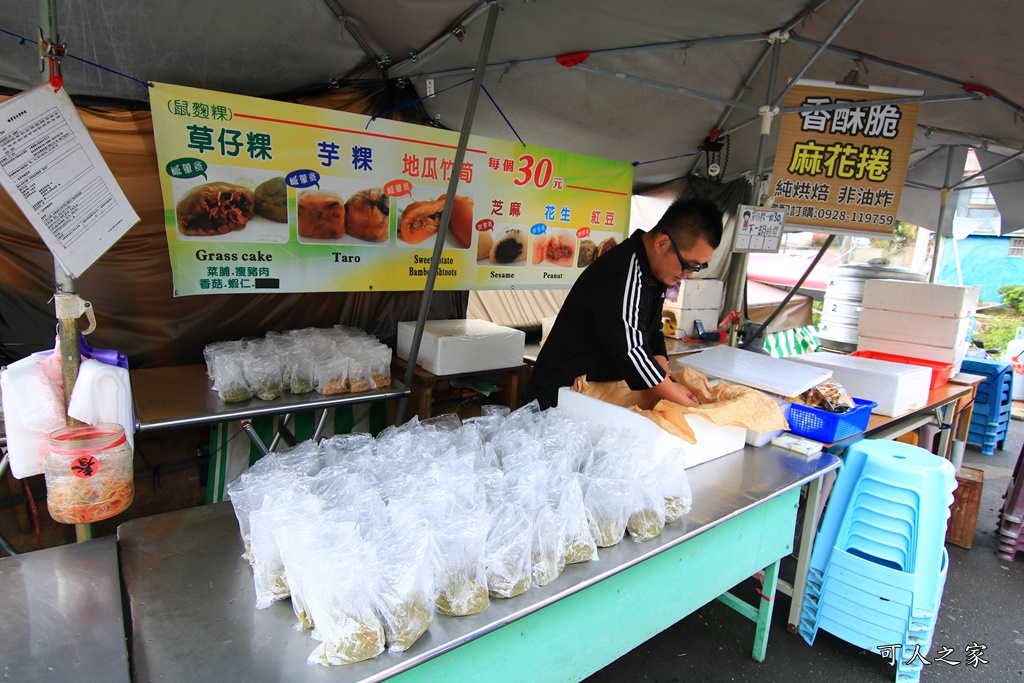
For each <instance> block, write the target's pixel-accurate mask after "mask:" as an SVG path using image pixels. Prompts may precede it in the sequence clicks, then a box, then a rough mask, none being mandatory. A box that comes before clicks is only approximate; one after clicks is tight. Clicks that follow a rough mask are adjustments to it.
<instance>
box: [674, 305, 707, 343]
mask: <svg viewBox="0 0 1024 683" xmlns="http://www.w3.org/2000/svg"><path fill="white" fill-rule="evenodd" d="M662 319H663V320H664V321H665V324H664V327H663V328H662V329H663V331H664V333H665V334H666V335H668V336H670V337H675V338H676V339H686V338H687V337H694V336H696V334H697V333H696V331H695V330H694V327H693V323H694V321H696V320H700V321H701V322H702V323H704V328H705V329H707V330H708V331H711V330H714V329H717V328H718V309H717V308H707V309H703V308H697V309H678V310H672V309H664V310H663V311H662Z"/></svg>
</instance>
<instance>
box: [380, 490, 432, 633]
mask: <svg viewBox="0 0 1024 683" xmlns="http://www.w3.org/2000/svg"><path fill="white" fill-rule="evenodd" d="M391 517H392V520H391V524H390V525H389V526H388V527H387V528H386V529H385V530H384V531H383V532H382V533H379V534H376V535H375V536H374V538H373V542H374V545H375V546H376V549H377V558H378V561H379V567H380V573H379V575H378V583H377V587H376V590H375V600H374V605H375V608H376V610H377V615H378V616H379V617H380V621H381V624H382V625H383V626H384V636H385V641H386V643H387V647H388V650H389V651H391V652H403V651H404V650H407V649H409V647H410V646H411V645H412V644H413V643H415V642H416V640H417V639H418V638H419V637H420V636H421V635H423V633H424V632H425V631H426V630H427V629H428V628H429V627H430V624H431V623H433V621H434V599H433V596H434V574H433V567H432V556H431V545H432V540H431V534H430V524H429V523H428V522H427V520H426V519H421V518H419V515H417V514H416V513H415V511H414V510H413V509H410V508H396V509H394V510H392V511H391Z"/></svg>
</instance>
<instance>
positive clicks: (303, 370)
mask: <svg viewBox="0 0 1024 683" xmlns="http://www.w3.org/2000/svg"><path fill="white" fill-rule="evenodd" d="M282 358H283V361H284V368H285V369H286V371H285V373H284V375H285V376H286V377H287V385H288V390H289V391H291V392H292V393H293V394H307V393H309V392H311V391H313V390H314V389H316V375H315V374H314V366H315V361H314V360H313V354H312V353H311V351H310V349H309V348H308V347H306V346H303V345H301V344H298V343H296V344H294V345H293V346H292V348H291V349H289V350H288V351H286V352H284V354H283V356H282Z"/></svg>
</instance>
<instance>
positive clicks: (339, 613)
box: [227, 403, 691, 665]
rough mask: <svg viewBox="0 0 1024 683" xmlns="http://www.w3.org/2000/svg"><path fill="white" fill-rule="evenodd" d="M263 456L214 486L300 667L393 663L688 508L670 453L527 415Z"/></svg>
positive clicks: (585, 426)
mask: <svg viewBox="0 0 1024 683" xmlns="http://www.w3.org/2000/svg"><path fill="white" fill-rule="evenodd" d="M488 408H489V409H488V411H487V412H485V414H484V415H483V416H482V417H479V418H473V419H469V420H466V421H465V422H461V421H460V420H459V418H458V417H457V416H455V415H445V416H442V417H438V418H432V419H430V420H426V421H423V422H418V421H416V420H413V421H410V422H408V423H406V424H404V425H402V426H401V427H397V428H396V427H391V428H388V429H387V430H385V431H384V432H382V433H381V434H380V435H379V436H378V437H377V438H376V439H374V438H373V437H371V436H370V435H367V434H350V435H341V436H334V437H332V438H330V439H327V440H324V441H322V442H321V443H319V444H316V443H313V442H312V441H309V442H305V443H302V444H299V445H297V446H296V447H294V448H292V449H290V450H288V451H284V452H281V453H271V454H270V455H267V456H266V457H264V458H263V459H262V460H260V461H259V462H257V463H256V464H255V465H253V466H252V467H250V468H249V469H248V470H246V471H245V472H244V473H243V474H242V475H241V476H240V477H239V478H238V479H237V480H235V481H234V482H232V483H231V484H229V485H228V488H227V491H228V494H229V496H230V498H231V503H232V505H233V506H234V510H235V514H236V516H237V518H238V525H239V530H240V531H241V535H242V539H243V541H244V547H245V554H244V557H245V558H246V559H248V561H249V563H250V565H251V567H252V571H253V579H254V581H255V589H256V596H257V602H256V606H257V608H266V607H269V606H270V605H271V604H272V603H273V602H274V601H275V600H280V599H284V598H287V597H290V598H291V604H292V608H293V609H294V612H295V615H296V618H297V619H298V625H297V628H302V629H305V628H312V629H314V631H313V635H314V637H316V638H317V639H318V640H320V644H319V645H318V646H317V647H316V649H315V650H314V651H313V652H312V654H311V655H310V656H309V661H310V662H317V663H320V664H326V665H334V664H347V663H351V662H356V661H360V660H363V659H367V658H370V657H374V656H376V655H378V654H379V653H381V652H382V651H383V650H384V649H385V648H387V649H389V650H391V651H393V652H398V651H403V650H405V649H407V648H408V647H409V646H411V645H412V644H413V642H415V641H416V639H417V638H418V637H419V636H420V635H422V634H423V632H425V631H426V630H427V628H428V627H429V626H430V624H431V623H432V621H433V619H434V615H435V613H437V612H440V613H441V614H445V615H449V616H462V615H469V614H475V613H477V612H480V611H482V610H485V609H486V608H487V607H488V605H489V603H490V599H491V598H511V597H514V596H516V595H519V594H521V593H523V592H525V591H527V590H529V589H530V588H531V587H533V586H544V585H547V584H549V583H551V582H552V581H554V580H555V579H557V578H558V576H559V575H560V574H561V573H562V570H563V569H564V567H565V566H566V564H568V563H574V562H585V561H588V560H593V559H596V558H597V548H598V547H605V546H610V545H614V544H615V543H618V542H619V541H620V540H621V539H622V538H623V537H624V535H625V534H626V533H627V531H628V533H629V534H630V535H631V536H632V537H633V538H634V539H636V540H638V541H641V540H649V539H651V538H653V537H654V536H657V535H658V534H659V533H661V530H662V529H663V527H664V525H665V524H666V523H667V522H672V521H674V520H675V519H678V517H679V516H681V515H682V514H684V513H685V512H687V511H688V510H689V508H690V503H691V495H690V487H689V483H688V481H687V478H686V472H685V470H684V469H683V458H682V455H681V453H675V452H670V453H665V454H662V455H661V456H655V455H654V454H652V453H650V452H649V451H645V450H644V449H642V448H641V447H640V445H639V442H638V441H637V440H636V439H635V437H633V436H632V435H631V433H630V432H629V431H627V430H622V429H615V428H608V427H605V426H601V425H596V424H590V423H587V422H586V421H581V420H578V419H575V418H571V417H569V416H568V415H567V414H566V413H564V412H562V411H560V410H559V409H557V408H554V409H551V410H546V411H540V410H538V409H537V406H536V404H535V403H534V404H531V405H529V406H526V407H525V408H522V409H520V410H517V411H515V412H513V413H509V412H508V410H507V409H506V408H500V407H488Z"/></svg>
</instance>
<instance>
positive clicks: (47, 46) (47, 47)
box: [39, 29, 68, 92]
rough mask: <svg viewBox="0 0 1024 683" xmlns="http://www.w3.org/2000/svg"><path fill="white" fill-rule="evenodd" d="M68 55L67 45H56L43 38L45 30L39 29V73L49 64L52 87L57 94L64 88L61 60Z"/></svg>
mask: <svg viewBox="0 0 1024 683" xmlns="http://www.w3.org/2000/svg"><path fill="white" fill-rule="evenodd" d="M67 53H68V46H67V45H65V44H64V43H61V44H60V45H54V44H53V43H51V42H49V41H48V40H46V38H44V37H43V30H42V29H39V73H42V72H43V70H44V69H45V68H46V62H48V63H49V67H50V85H52V86H53V91H54V92H57V91H58V90H60V89H61V88H62V87H63V86H64V77H63V75H62V74H61V71H60V60H61V59H63V57H64V55H66V54H67ZM44 60H45V62H44Z"/></svg>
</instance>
